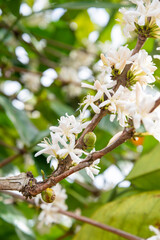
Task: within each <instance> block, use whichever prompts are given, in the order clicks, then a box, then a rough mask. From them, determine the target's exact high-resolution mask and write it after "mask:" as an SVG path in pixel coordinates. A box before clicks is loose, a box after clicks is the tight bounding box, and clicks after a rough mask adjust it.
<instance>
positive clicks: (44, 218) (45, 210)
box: [35, 183, 67, 226]
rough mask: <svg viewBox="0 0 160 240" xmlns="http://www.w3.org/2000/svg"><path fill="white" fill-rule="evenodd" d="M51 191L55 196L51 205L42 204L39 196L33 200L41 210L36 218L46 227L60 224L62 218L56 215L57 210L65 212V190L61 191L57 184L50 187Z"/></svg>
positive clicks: (58, 214)
mask: <svg viewBox="0 0 160 240" xmlns="http://www.w3.org/2000/svg"><path fill="white" fill-rule="evenodd" d="M52 189H53V191H54V192H55V195H56V198H55V200H54V202H53V203H46V202H44V201H43V200H42V198H41V194H38V195H37V196H36V198H35V203H36V205H37V206H40V208H41V212H40V214H39V216H38V220H39V221H40V222H41V225H46V226H48V225H51V224H52V223H61V221H62V219H63V216H62V215H61V214H60V213H58V210H59V209H61V210H67V205H66V204H65V200H66V198H67V195H66V191H65V189H62V187H61V185H60V184H59V183H58V184H57V185H56V186H54V187H52Z"/></svg>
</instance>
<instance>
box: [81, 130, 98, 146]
mask: <svg viewBox="0 0 160 240" xmlns="http://www.w3.org/2000/svg"><path fill="white" fill-rule="evenodd" d="M83 142H84V144H85V145H86V146H87V147H89V148H93V147H94V145H95V142H96V135H95V134H94V133H93V132H88V133H86V135H85V136H84V138H83Z"/></svg>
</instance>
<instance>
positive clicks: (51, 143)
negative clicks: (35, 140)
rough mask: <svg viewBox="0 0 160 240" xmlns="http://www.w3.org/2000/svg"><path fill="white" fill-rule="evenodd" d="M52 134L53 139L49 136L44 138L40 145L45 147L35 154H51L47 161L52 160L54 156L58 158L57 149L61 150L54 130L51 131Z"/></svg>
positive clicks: (36, 155)
mask: <svg viewBox="0 0 160 240" xmlns="http://www.w3.org/2000/svg"><path fill="white" fill-rule="evenodd" d="M50 135H51V140H50V139H49V138H44V140H43V141H42V143H39V144H38V146H39V147H41V148H43V149H42V150H40V151H38V152H37V153H36V154H35V157H38V156H39V155H41V154H47V155H49V156H48V157H47V163H49V162H50V161H51V159H52V158H55V159H56V158H57V151H59V150H60V147H59V144H58V140H57V137H56V136H57V135H56V134H53V133H52V132H51V133H50Z"/></svg>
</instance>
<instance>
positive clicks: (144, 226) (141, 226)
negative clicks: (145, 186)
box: [74, 191, 160, 240]
mask: <svg viewBox="0 0 160 240" xmlns="http://www.w3.org/2000/svg"><path fill="white" fill-rule="evenodd" d="M159 212H160V191H152V192H145V193H141V194H137V195H134V196H131V197H128V198H125V199H120V200H117V201H114V202H112V203H107V204H106V205H104V206H102V207H101V208H100V209H98V210H97V211H96V212H95V214H94V215H93V216H92V219H94V220H96V221H98V222H101V223H104V224H107V225H110V226H113V227H115V228H118V229H121V230H124V231H126V232H129V233H131V234H133V235H136V236H139V237H142V238H148V237H150V236H151V235H153V233H151V232H150V230H149V228H148V227H149V225H154V226H157V227H158V226H159V224H160V215H159ZM88 239H92V240H104V239H106V240H116V239H121V240H122V239H124V238H122V237H119V236H117V235H115V234H113V233H110V232H107V231H104V230H102V229H100V228H97V227H94V226H91V225H88V224H85V225H84V226H83V227H82V229H81V230H80V231H79V232H78V234H77V235H76V236H75V238H74V240H88Z"/></svg>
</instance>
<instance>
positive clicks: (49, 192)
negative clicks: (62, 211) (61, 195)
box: [41, 188, 56, 203]
mask: <svg viewBox="0 0 160 240" xmlns="http://www.w3.org/2000/svg"><path fill="white" fill-rule="evenodd" d="M41 196H42V199H43V201H45V202H47V203H52V202H53V201H54V200H55V197H56V196H55V193H54V191H53V189H51V188H47V189H46V190H44V191H43V192H42V193H41Z"/></svg>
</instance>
